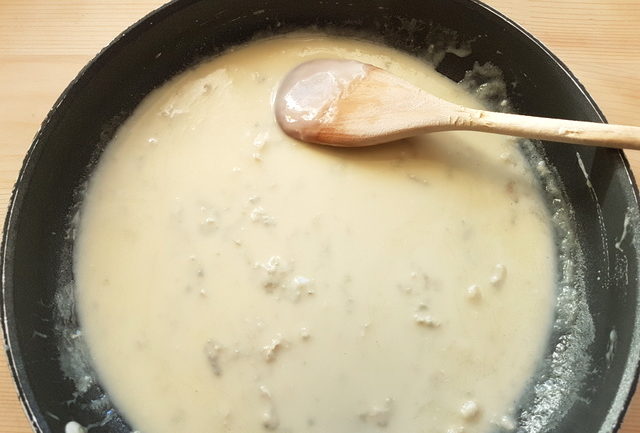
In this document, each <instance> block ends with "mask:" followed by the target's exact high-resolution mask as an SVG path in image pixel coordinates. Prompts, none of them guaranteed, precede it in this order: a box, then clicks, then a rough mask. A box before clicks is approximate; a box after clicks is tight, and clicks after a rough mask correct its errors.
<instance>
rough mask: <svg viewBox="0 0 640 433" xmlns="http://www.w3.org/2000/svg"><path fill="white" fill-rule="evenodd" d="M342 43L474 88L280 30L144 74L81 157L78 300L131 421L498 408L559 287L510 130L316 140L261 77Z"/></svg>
mask: <svg viewBox="0 0 640 433" xmlns="http://www.w3.org/2000/svg"><path fill="white" fill-rule="evenodd" d="M333 57H336V58H353V59H356V60H359V61H363V62H366V63H372V64H374V65H376V66H379V67H382V68H385V69H388V70H390V71H391V72H393V73H395V74H397V75H399V76H401V77H403V78H404V79H406V80H408V81H410V82H412V83H414V84H416V85H418V86H421V87H423V88H424V89H426V90H428V91H429V92H432V93H434V94H435V95H437V96H440V97H443V98H445V99H448V100H451V101H454V102H457V103H460V104H463V105H467V106H476V107H478V106H479V103H478V102H477V101H475V100H473V99H472V98H471V97H470V96H469V95H467V94H466V93H464V92H463V91H462V90H461V89H460V88H458V87H457V86H456V85H454V83H452V82H450V81H448V80H447V79H446V78H444V77H442V76H440V75H439V74H437V73H436V72H435V71H433V69H432V68H430V67H429V66H426V65H424V64H423V63H421V62H420V61H418V60H416V59H414V58H411V57H409V56H407V55H405V54H402V53H399V52H397V51H394V50H391V49H388V48H385V47H381V46H377V45H373V44H369V43H365V42H358V41H354V40H347V39H336V38H328V37H323V36H320V35H314V36H312V35H306V36H305V35H294V36H289V37H286V38H277V39H272V40H265V41H260V42H253V43H251V44H249V45H247V46H245V47H240V48H237V49H235V50H233V51H231V52H228V53H226V54H224V55H222V56H220V57H217V58H215V59H213V60H211V61H208V62H205V63H203V64H201V65H199V66H198V67H197V68H195V69H192V70H189V71H187V72H185V73H183V74H181V75H179V76H178V77H176V78H175V79H173V80H172V81H170V82H169V83H167V84H166V85H164V86H162V87H161V88H159V89H158V90H156V91H154V92H153V93H152V94H150V95H149V96H148V97H147V98H146V99H145V100H144V101H143V103H142V104H141V105H140V107H139V108H138V109H137V110H136V112H135V113H134V114H133V116H132V117H131V118H130V119H129V120H128V121H127V122H126V123H125V124H124V125H123V127H122V128H121V129H120V130H119V131H118V133H117V134H116V137H115V138H114V140H113V142H112V143H111V144H110V145H109V146H108V148H107V149H106V151H105V152H104V154H103V155H102V158H101V160H100V163H99V165H98V167H97V169H96V171H95V174H94V175H93V177H92V179H91V181H90V184H89V187H88V191H87V194H86V198H85V202H84V205H83V208H82V213H81V220H80V230H79V235H78V238H77V244H76V250H75V251H76V252H75V275H76V283H77V298H78V311H79V314H80V318H81V322H82V326H83V329H84V332H85V335H86V338H87V341H88V344H89V347H90V351H91V354H92V357H93V360H94V363H95V367H96V369H97V371H98V373H99V375H100V378H101V380H102V382H103V383H104V385H105V386H106V389H107V390H108V392H109V395H110V396H111V398H112V400H113V401H114V402H115V403H116V405H117V407H118V408H119V409H120V410H121V411H122V412H123V413H124V414H125V416H126V417H127V419H128V420H129V421H130V422H131V423H132V425H133V427H134V428H136V429H139V430H141V431H143V432H144V433H176V432H184V433H186V432H189V433H199V432H213V433H218V432H220V433H221V432H232V433H251V432H254V433H255V432H260V431H276V432H283V433H284V432H291V433H307V432H309V433H311V432H319V433H329V432H330V433H357V432H379V431H389V432H397V433H422V432H424V433H436V432H443V433H444V432H446V431H447V430H451V431H455V432H457V431H462V429H463V428H464V432H483V431H487V430H489V429H490V428H492V424H500V425H506V426H508V425H509V424H511V423H512V420H510V418H509V417H510V414H511V410H512V408H513V405H514V404H515V402H516V401H517V399H518V397H519V396H520V394H521V392H522V391H523V389H524V388H525V386H526V384H527V381H528V379H529V378H530V377H531V375H532V373H533V371H534V369H535V367H536V362H537V361H538V360H539V359H540V357H541V355H542V349H543V346H544V344H545V342H546V339H547V337H548V332H549V326H550V323H551V317H552V312H553V305H554V281H555V275H556V274H555V259H554V257H555V251H554V246H553V239H552V235H551V226H550V222H549V217H548V215H547V213H546V210H545V208H544V205H543V202H542V198H541V195H540V193H539V191H538V189H537V186H536V183H535V181H534V179H533V176H532V175H531V173H530V172H529V170H528V168H527V166H526V163H525V161H524V159H523V158H522V156H521V155H520V154H519V152H518V150H517V147H516V146H515V144H514V143H513V141H512V140H510V139H507V138H504V137H499V136H493V135H488V134H477V133H441V134H433V135H431V136H429V137H422V138H417V139H412V140H407V141H405V142H403V143H400V144H393V145H391V146H383V147H375V148H367V149H352V150H349V149H330V148H325V147H320V146H314V145H307V144H303V143H299V142H296V141H294V140H292V139H290V138H288V137H286V136H285V135H284V134H283V133H282V132H281V131H280V130H279V128H278V126H277V125H276V122H275V120H274V115H273V110H272V98H273V95H274V93H275V91H276V89H277V87H278V84H279V82H280V80H281V79H282V77H284V75H285V74H286V73H287V72H288V71H289V70H290V69H291V68H293V67H295V66H296V65H297V64H299V63H301V62H303V61H306V60H310V59H312V58H333Z"/></svg>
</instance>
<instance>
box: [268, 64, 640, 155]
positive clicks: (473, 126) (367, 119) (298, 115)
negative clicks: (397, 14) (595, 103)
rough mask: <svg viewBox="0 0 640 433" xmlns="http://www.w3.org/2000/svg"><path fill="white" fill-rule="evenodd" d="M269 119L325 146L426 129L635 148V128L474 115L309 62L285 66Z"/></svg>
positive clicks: (382, 75)
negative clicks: (293, 66) (289, 70)
mask: <svg viewBox="0 0 640 433" xmlns="http://www.w3.org/2000/svg"><path fill="white" fill-rule="evenodd" d="M275 114H276V119H277V121H278V124H279V125H280V127H281V128H282V129H283V130H284V132H285V133H286V134H288V135H290V136H291V137H294V138H297V139H299V140H302V141H307V142H310V143H319V144H327V145H331V146H346V147H356V146H370V145H373V144H379V143H385V142H388V141H393V140H397V139H400V138H405V137H411V136H414V135H418V134H423V133H427V132H436V131H450V130H469V131H482V132H492V133H496V134H506V135H513V136H517V137H527V138H536V139H542V140H551V141H560V142H565V143H577V144H586V145H589V146H604V147H615V148H628V149H640V127H634V126H621V125H609V124H602V123H593V122H578V121H572V120H561V119H549V118H543V117H533V116H521V115H517V114H505V113H496V112H491V111H484V110H474V109H471V108H466V107H462V106H460V105H456V104H452V103H450V102H447V101H445V100H442V99H440V98H437V97H435V96H433V95H431V94H429V93H427V92H425V91H424V90H421V89H419V88H417V87H415V86H414V85H412V84H410V83H408V82H406V81H404V80H402V79H401V78H399V77H397V76H395V75H393V74H391V73H389V72H386V71H384V70H382V69H380V68H377V67H375V66H372V65H368V64H365V63H360V62H356V61H353V60H312V61H309V62H306V63H303V64H301V65H299V66H298V67H296V68H295V69H293V70H292V71H291V72H290V73H289V74H288V75H287V76H286V77H285V79H284V81H283V82H282V84H281V85H280V88H279V90H278V93H277V95H276V100H275Z"/></svg>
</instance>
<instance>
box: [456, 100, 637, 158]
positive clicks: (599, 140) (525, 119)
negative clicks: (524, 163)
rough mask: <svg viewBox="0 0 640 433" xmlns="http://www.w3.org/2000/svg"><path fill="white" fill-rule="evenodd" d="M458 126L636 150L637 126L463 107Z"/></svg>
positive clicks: (472, 129)
mask: <svg viewBox="0 0 640 433" xmlns="http://www.w3.org/2000/svg"><path fill="white" fill-rule="evenodd" d="M454 123H455V124H456V126H458V128H456V129H465V130H471V131H482V132H492V133H496V134H505V135H513V136H516V137H525V138H535V139H540V140H549V141H559V142H563V143H574V144H584V145H587V146H600V147H612V148H617V149H635V150H640V127H637V126H625V125H610V124H608V123H594V122H579V121H575V120H564V119H551V118H545V117H534V116H523V115H519V114H506V113H496V112H492V111H483V110H473V109H469V108H464V109H463V110H461V111H460V112H459V121H458V122H454Z"/></svg>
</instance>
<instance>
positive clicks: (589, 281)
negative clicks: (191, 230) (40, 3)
mask: <svg viewBox="0 0 640 433" xmlns="http://www.w3.org/2000/svg"><path fill="white" fill-rule="evenodd" d="M309 26H318V27H320V28H324V29H329V31H331V32H334V33H347V34H348V33H357V34H359V35H360V36H361V37H370V38H372V39H374V40H377V41H380V40H382V41H384V42H385V43H387V44H389V45H391V46H394V47H397V48H399V49H402V50H405V51H408V52H411V53H415V54H424V53H425V52H426V51H428V48H429V45H430V44H435V45H436V46H438V44H440V42H441V41H442V38H443V37H444V38H445V39H446V38H448V39H455V40H457V41H459V42H462V41H471V46H472V49H473V53H472V54H471V55H470V56H468V57H464V58H460V57H457V56H455V55H453V54H448V55H447V56H445V58H444V60H443V61H442V62H441V63H440V64H439V67H438V69H439V70H440V72H442V73H444V74H445V75H447V76H449V77H450V78H452V79H454V80H459V79H460V78H462V77H463V75H464V73H465V71H466V70H469V69H471V68H472V66H473V64H474V62H475V61H478V62H480V63H484V62H486V61H491V62H492V63H493V64H495V65H497V66H498V67H499V68H501V69H502V71H503V72H504V78H505V81H506V82H507V83H512V82H513V83H516V85H515V87H510V88H509V98H510V99H511V102H512V104H513V106H514V108H515V110H516V111H518V112H520V113H523V114H532V115H538V116H548V117H560V118H567V119H575V120H588V121H595V122H602V121H604V117H603V115H602V113H601V112H600V110H599V109H598V108H597V107H596V105H595V104H594V102H593V101H592V99H591V98H590V97H589V95H588V94H587V93H586V92H585V90H584V89H583V88H582V86H581V85H580V84H579V83H578V82H577V81H576V79H575V77H573V75H571V73H570V72H569V71H567V69H566V67H565V66H564V65H563V64H562V63H561V62H559V61H558V59H556V58H555V57H554V56H553V55H552V54H550V53H549V52H548V51H547V50H546V49H545V48H544V47H543V46H542V45H541V44H540V43H539V42H537V41H536V40H535V39H533V38H532V37H531V36H530V35H529V34H527V33H526V32H524V31H523V30H522V29H520V28H519V27H518V26H516V25H515V24H514V23H512V22H511V21H509V20H508V19H506V18H504V17H502V16H501V15H499V14H497V13H496V12H495V11H493V10H491V9H489V8H488V7H486V6H484V5H482V4H480V3H478V2H476V1H473V0H405V1H402V2H400V1H393V0H344V1H343V0H332V1H327V0H307V1H294V0H244V1H231V0H217V1H207V0H178V1H174V2H172V3H170V4H169V5H167V6H164V7H162V8H160V9H159V10H158V11H156V12H154V13H152V14H151V15H149V16H148V17H146V18H144V19H143V20H142V21H140V22H139V23H137V24H136V25H135V26H133V27H131V28H130V29H128V30H127V31H126V32H124V33H123V34H122V35H121V36H119V37H118V38H117V39H116V40H115V41H114V42H113V43H112V44H111V45H110V46H109V47H108V48H107V49H105V50H104V51H103V52H102V53H101V54H100V55H99V56H98V57H96V58H95V59H94V60H93V61H92V62H91V63H90V64H89V65H88V66H87V67H86V68H85V69H83V70H82V72H81V73H80V74H79V76H78V78H76V80H74V82H73V83H72V84H71V85H70V86H69V88H68V89H67V90H66V91H65V92H64V94H63V95H62V96H61V97H60V99H59V100H58V102H57V103H56V105H55V107H54V108H53V110H52V111H51V112H50V113H49V116H48V117H47V119H46V121H45V122H44V124H43V126H42V129H41V130H40V133H39V134H38V136H37V137H36V139H35V141H34V143H33V146H32V147H31V149H30V150H29V153H28V155H27V157H26V160H25V163H24V166H23V168H22V171H21V173H20V177H19V179H18V182H17V185H16V189H15V191H14V195H13V199H12V203H11V206H10V208H9V213H8V216H7V219H6V224H5V232H4V238H3V250H2V307H3V308H2V319H3V321H2V325H3V331H4V335H5V338H6V341H7V343H8V345H7V348H6V350H7V354H8V357H9V362H10V365H11V368H12V371H13V374H14V376H15V379H16V381H17V382H18V387H19V390H20V396H21V398H22V400H23V402H24V404H25V406H26V408H27V412H28V415H29V418H30V419H31V421H32V423H33V425H34V428H35V430H36V431H38V432H62V431H64V426H65V424H66V422H67V421H69V420H76V421H78V422H80V423H81V424H83V425H85V426H87V425H92V426H93V429H92V430H91V431H95V432H129V431H130V429H129V427H128V426H127V424H126V421H125V420H124V419H123V418H121V417H120V415H119V414H118V412H117V410H116V409H114V408H113V407H112V406H111V405H110V403H109V401H108V399H107V398H101V396H102V395H103V392H102V388H101V387H100V384H99V382H96V383H94V382H88V383H87V384H85V385H86V386H85V388H86V389H84V390H83V391H84V392H82V393H78V392H77V386H78V383H77V382H74V381H72V380H70V379H69V378H68V377H67V376H66V375H65V373H64V372H63V370H65V369H66V367H64V366H63V365H61V363H62V364H64V363H65V362H68V360H69V359H70V357H69V355H70V351H73V350H79V351H80V352H81V353H80V355H81V356H80V358H79V359H80V361H83V362H84V361H86V360H87V356H88V355H87V354H86V353H85V352H84V350H83V346H82V345H75V346H74V345H70V344H69V342H70V341H71V339H74V338H75V337H76V335H75V334H73V332H74V331H75V329H76V328H77V326H78V325H77V322H76V318H75V313H74V312H73V308H71V309H60V308H59V306H60V305H64V304H66V305H67V306H71V307H72V306H73V290H72V283H73V275H72V271H71V267H70V261H71V252H72V248H73V242H72V238H73V233H71V232H70V229H71V228H72V224H71V222H72V218H73V215H74V213H75V211H76V209H77V206H78V203H79V200H80V198H81V191H82V185H83V183H84V182H85V181H86V179H87V178H88V176H89V175H90V173H91V169H92V167H93V166H94V165H95V161H96V160H97V158H98V157H99V155H100V152H101V151H102V149H103V148H104V146H105V144H106V143H107V142H108V141H109V139H110V138H111V136H112V135H113V133H114V131H115V129H116V128H117V126H118V125H119V124H120V123H121V122H122V121H123V120H124V119H125V118H126V117H127V115H128V114H129V113H131V111H132V110H133V109H134V108H135V107H136V105H137V104H138V103H139V102H140V100H141V99H142V98H143V97H144V96H145V95H146V94H148V93H149V92H150V91H151V90H152V89H153V88H155V87H157V86H158V85H160V84H161V83H163V82H164V81H165V80H167V79H168V78H169V77H171V76H172V75H174V74H176V73H177V72H179V71H181V70H183V69H184V68H185V67H187V66H189V65H192V64H193V63H194V62H196V61H198V60H199V59H202V58H203V57H206V56H211V55H214V54H216V53H219V52H221V51H222V50H224V49H225V48H227V47H230V46H232V45H236V44H239V43H242V42H246V41H248V40H250V39H251V38H253V37H255V36H256V35H259V34H270V33H280V32H284V31H287V30H292V29H298V28H306V27H309ZM44 73H46V72H44ZM537 152H541V153H543V154H545V155H546V156H545V158H546V160H547V161H548V163H549V164H550V165H551V166H552V167H555V168H556V169H557V172H558V178H559V180H560V182H561V184H562V185H563V187H564V191H565V194H566V198H567V199H568V201H569V202H570V204H571V207H572V208H573V211H574V220H573V225H572V226H571V227H570V229H571V230H574V231H575V234H576V235H577V237H578V239H579V244H580V247H581V250H582V252H583V261H582V262H578V263H577V264H576V266H577V267H578V268H579V269H578V270H579V271H581V272H583V274H584V278H583V279H584V282H585V283H586V284H585V293H586V298H587V300H588V307H589V311H590V313H591V317H592V320H593V325H594V327H593V329H594V334H593V338H592V342H591V343H590V344H589V345H588V347H587V348H586V352H585V354H586V355H587V356H586V357H585V358H584V360H583V361H584V365H583V368H584V370H585V374H584V375H582V376H580V377H579V379H580V380H579V381H578V379H576V377H578V376H575V377H574V375H572V374H571V372H562V371H560V372H557V371H556V372H555V374H557V376H558V378H559V379H562V378H567V380H568V381H573V382H567V387H568V388H571V389H572V390H575V392H572V393H568V394H567V395H563V396H562V398H563V399H564V400H565V401H564V403H563V405H561V406H562V407H563V409H562V410H558V411H557V413H553V414H550V415H549V414H547V415H549V416H547V417H546V418H545V417H544V416H541V417H540V418H539V420H540V425H539V429H537V430H536V431H554V432H579V433H591V432H597V431H600V432H611V431H613V430H615V429H616V428H617V427H618V425H619V423H620V420H621V419H622V416H623V414H624V411H625V409H626V406H627V404H628V400H629V396H630V393H631V391H632V390H633V388H634V386H635V381H636V377H637V368H638V359H639V352H640V344H639V341H638V339H639V335H638V330H639V329H640V327H639V326H638V325H637V321H638V301H639V300H638V249H637V245H636V243H635V240H634V239H633V238H634V235H635V227H636V225H637V224H636V223H637V220H636V218H637V211H638V191H637V189H636V186H635V183H634V181H633V179H632V178H631V175H630V173H629V167H628V164H627V162H626V160H625V158H624V156H623V154H622V153H621V152H620V151H616V150H605V149H594V148H581V147H577V146H568V145H562V146H559V145H554V144H552V143H549V144H547V143H543V144H542V146H541V147H539V148H537ZM577 154H579V155H580V157H581V160H582V161H583V165H584V168H585V171H586V172H587V173H589V174H590V181H591V184H592V186H593V188H592V189H591V188H589V187H588V185H587V183H586V182H585V177H584V175H583V173H582V172H581V170H580V169H579V167H578V165H577V159H576V155H577ZM625 215H628V216H629V217H630V218H629V220H630V221H631V222H630V224H629V225H628V230H627V231H628V233H627V236H626V237H625V239H623V241H622V242H619V243H617V244H616V242H618V241H619V240H620V237H621V233H622V232H623V224H624V216H625ZM563 272H567V269H563ZM569 313H570V312H569ZM575 326H576V327H577V330H576V332H577V333H578V334H579V333H580V332H581V330H580V329H579V327H580V324H579V323H576V324H575ZM556 331H557V330H554V332H553V334H552V336H551V338H550V341H549V350H548V355H549V356H551V354H552V353H553V352H554V351H558V350H562V346H558V345H559V344H569V343H570V342H567V341H563V340H562V336H561V335H559V333H558V332H556ZM74 348H75V349H74ZM85 367H86V368H87V370H86V373H87V374H88V375H89V376H91V375H92V371H91V370H90V365H85ZM549 375H552V372H551V371H549V370H545V369H544V368H541V370H540V372H539V377H538V378H537V379H536V380H537V382H534V383H532V388H531V389H530V391H529V392H528V393H525V395H523V397H522V402H521V403H522V405H523V407H524V410H525V412H526V410H527V407H529V406H528V405H531V404H534V403H535V401H534V400H535V391H536V388H535V385H536V384H538V385H539V386H540V385H541V384H544V383H545V382H544V381H545V380H546V379H548V378H549V377H550V376H549ZM76 379H77V378H76ZM533 421H535V419H534V420H533ZM534 424H535V423H534ZM531 425H533V424H531Z"/></svg>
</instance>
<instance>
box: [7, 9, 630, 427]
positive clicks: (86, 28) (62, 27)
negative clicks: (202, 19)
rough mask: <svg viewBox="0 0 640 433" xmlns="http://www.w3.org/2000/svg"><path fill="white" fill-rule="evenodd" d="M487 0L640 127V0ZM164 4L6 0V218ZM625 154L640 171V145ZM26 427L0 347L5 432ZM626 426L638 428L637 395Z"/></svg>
mask: <svg viewBox="0 0 640 433" xmlns="http://www.w3.org/2000/svg"><path fill="white" fill-rule="evenodd" d="M237 1H242V0H237ZM398 1H401V0H398ZM486 1H487V3H488V4H490V5H492V6H493V7H495V8H496V9H498V10H500V11H501V12H503V13H505V14H506V15H507V16H509V17H511V18H512V19H514V20H515V21H516V22H518V23H520V24H521V25H523V26H524V27H525V28H526V29H527V30H529V31H530V32H531V33H533V34H534V35H535V36H536V37H538V38H539V39H540V40H541V41H542V42H543V43H545V44H546V45H547V46H548V47H549V48H550V49H551V50H552V51H553V52H554V53H555V54H556V55H558V56H559V57H560V58H561V59H562V60H563V61H564V62H565V63H566V64H567V65H568V66H569V68H570V69H571V70H572V71H573V72H574V73H575V74H576V75H577V77H578V79H580V80H581V82H582V83H583V84H584V85H585V86H586V88H587V90H588V91H589V92H590V93H591V95H592V96H593V97H594V99H595V100H596V101H597V103H598V104H599V105H600V108H602V110H603V111H604V113H605V115H606V116H607V117H608V119H609V121H610V122H612V123H626V124H629V125H636V126H640V0H609V1H608V0H486ZM162 3H163V1H162V0H0V215H2V217H1V218H4V215H5V213H6V207H7V203H8V201H9V197H10V194H11V188H12V187H13V184H14V181H15V179H16V175H17V173H18V170H19V168H20V165H21V164H22V159H23V157H24V154H25V152H26V151H27V148H28V147H29V145H30V144H31V140H32V138H33V136H34V134H35V133H36V131H37V130H38V127H39V125H40V122H41V121H42V120H43V119H44V117H45V115H46V113H47V112H48V110H49V109H50V108H51V106H52V105H53V103H54V101H55V100H56V98H57V97H58V95H59V94H60V93H61V92H62V90H63V89H64V88H65V87H66V86H67V84H68V83H69V82H70V81H71V80H72V79H73V77H74V76H75V75H76V74H77V73H78V71H79V70H80V68H82V66H83V65H85V64H86V63H87V62H88V61H89V60H90V59H91V58H92V57H93V56H94V55H95V54H96V53H97V52H98V51H99V50H100V49H101V48H102V47H104V46H105V45H106V44H107V43H109V41H111V40H112V39H113V38H114V37H115V36H116V35H117V34H118V33H120V32H121V31H122V30H124V29H125V28H126V27H127V26H129V25H130V24H132V23H133V22H135V21H136V20H138V19H139V18H140V17H142V16H144V15H145V14H146V13H147V12H149V11H151V10H152V9H154V8H156V7H157V6H159V5H160V4H162ZM627 155H628V157H629V160H630V161H631V165H632V168H633V170H634V172H635V173H636V177H637V178H640V152H627ZM29 432H31V428H30V426H29V423H28V422H27V420H26V417H25V415H24V412H23V410H22V408H21V406H20V404H19V402H18V399H17V394H16V389H15V386H14V384H13V381H12V379H11V376H10V373H9V369H8V366H7V362H6V358H5V356H4V352H3V351H0V433H29ZM622 433H640V394H639V395H638V396H637V397H636V398H635V399H634V402H633V403H632V405H631V408H630V410H629V411H628V413H627V416H626V418H625V422H624V425H623V427H622Z"/></svg>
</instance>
